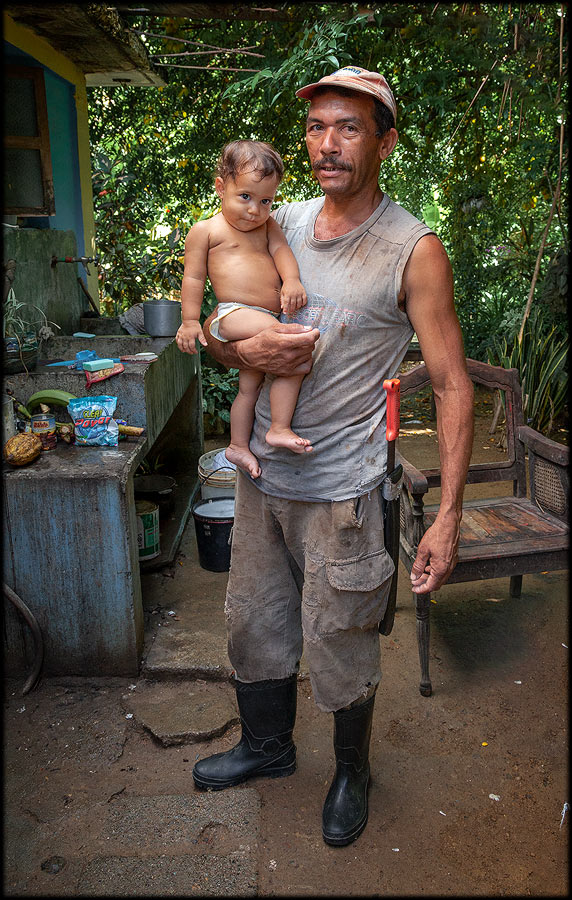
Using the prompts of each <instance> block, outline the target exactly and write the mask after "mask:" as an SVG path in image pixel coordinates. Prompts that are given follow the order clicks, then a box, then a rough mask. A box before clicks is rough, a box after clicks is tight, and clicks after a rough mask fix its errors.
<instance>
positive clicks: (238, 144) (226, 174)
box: [215, 141, 284, 181]
mask: <svg viewBox="0 0 572 900" xmlns="http://www.w3.org/2000/svg"><path fill="white" fill-rule="evenodd" d="M246 172H256V173H257V174H259V175H260V178H261V179H262V178H267V177H268V176H269V175H276V176H277V177H278V180H279V181H282V176H283V175H284V163H283V162H282V159H281V157H280V154H279V153H277V152H276V150H275V149H274V147H271V146H270V144H265V143H264V142H263V141H231V142H230V143H229V144H225V146H224V147H223V148H222V151H221V154H220V156H219V159H218V163H217V167H216V171H215V176H217V177H219V178H222V180H223V181H226V179H227V178H232V179H234V180H236V177H237V175H244V174H245V173H246Z"/></svg>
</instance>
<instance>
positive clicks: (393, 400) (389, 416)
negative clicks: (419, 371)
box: [383, 378, 400, 441]
mask: <svg viewBox="0 0 572 900" xmlns="http://www.w3.org/2000/svg"><path fill="white" fill-rule="evenodd" d="M399 388H400V381H399V378H388V379H386V380H385V381H384V382H383V389H384V390H385V391H387V400H386V411H385V416H386V418H385V436H386V438H387V440H388V441H394V440H395V439H396V438H397V436H398V435H399V399H400V397H399Z"/></svg>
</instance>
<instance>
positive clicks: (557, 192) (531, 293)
mask: <svg viewBox="0 0 572 900" xmlns="http://www.w3.org/2000/svg"><path fill="white" fill-rule="evenodd" d="M563 141H564V125H563V124H562V125H560V169H559V171H558V181H557V182H556V189H555V191H554V196H553V198H552V206H551V207H550V215H549V216H548V222H547V223H546V228H545V229H544V234H543V235H542V241H541V243H540V249H539V251H538V256H537V257H536V265H535V267H534V275H533V276H532V284H531V285H530V291H529V292H528V300H527V301H526V309H525V310H524V316H523V317H522V323H521V326H520V331H519V332H518V343H519V344H520V343H521V342H522V336H523V334H524V326H525V324H526V320H527V319H528V317H529V315H530V309H531V307H532V298H533V296H534V288H535V287H536V282H537V281H538V275H539V273H540V263H541V262H542V256H543V254H544V247H545V245H546V239H547V238H548V232H549V230H550V225H551V224H552V219H553V217H554V211H555V209H556V204H557V203H558V200H559V198H560V184H561V179H562V146H563Z"/></svg>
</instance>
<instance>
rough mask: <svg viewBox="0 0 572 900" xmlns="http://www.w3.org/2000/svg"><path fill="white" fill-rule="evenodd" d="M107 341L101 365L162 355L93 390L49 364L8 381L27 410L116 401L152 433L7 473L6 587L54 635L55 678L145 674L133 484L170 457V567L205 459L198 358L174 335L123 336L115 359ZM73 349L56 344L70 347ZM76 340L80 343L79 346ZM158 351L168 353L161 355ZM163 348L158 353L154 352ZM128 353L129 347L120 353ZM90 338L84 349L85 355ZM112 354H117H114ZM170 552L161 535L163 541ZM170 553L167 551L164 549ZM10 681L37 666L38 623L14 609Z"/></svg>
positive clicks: (49, 639)
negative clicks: (109, 359) (50, 392)
mask: <svg viewBox="0 0 572 900" xmlns="http://www.w3.org/2000/svg"><path fill="white" fill-rule="evenodd" d="M110 338H111V339H112V340H113V341H115V339H116V338H115V336H105V338H103V337H102V339H101V342H103V341H105V344H103V343H102V344H101V346H98V345H97V344H96V343H95V341H98V339H97V338H96V339H91V341H90V343H89V345H88V346H89V347H92V348H93V349H94V350H95V351H96V353H97V354H98V356H101V357H103V356H104V355H107V354H109V355H110V356H122V355H127V354H131V353H136V352H141V351H143V350H147V349H149V350H153V351H154V352H156V353H158V356H159V358H158V359H157V360H156V361H155V362H152V363H148V364H147V365H140V364H129V363H124V365H125V372H122V373H121V374H119V375H116V376H113V378H110V379H107V380H106V381H102V382H98V383H96V384H94V385H92V386H91V387H90V388H88V389H86V379H85V373H84V372H82V371H74V370H68V369H65V368H59V367H58V368H55V369H50V368H47V369H46V368H45V367H43V366H40V367H39V368H38V369H37V370H36V371H33V372H30V373H29V374H26V373H23V374H19V375H12V376H10V377H9V378H8V379H6V381H5V386H8V387H11V388H12V389H13V391H14V395H15V396H16V397H18V399H20V400H21V401H22V402H24V403H26V402H27V400H28V399H29V397H30V396H31V395H32V394H34V393H35V392H36V391H39V390H44V389H47V388H50V387H53V388H58V389H60V390H67V391H69V392H71V393H73V394H76V395H77V396H78V397H82V396H95V395H98V394H110V395H112V396H117V397H118V404H117V409H116V411H115V414H114V415H115V418H123V419H125V420H126V421H127V422H129V423H130V424H133V425H143V426H144V427H145V428H146V432H145V434H144V435H143V436H142V437H141V438H139V439H136V440H133V439H129V440H127V441H120V442H119V444H118V446H117V447H85V446H80V445H77V444H75V445H71V446H69V445H67V444H65V443H64V442H62V441H58V445H57V448H56V450H53V451H47V452H42V454H41V457H40V458H39V459H38V460H36V461H35V462H33V463H32V464H31V465H29V466H27V467H24V468H22V469H18V468H11V467H9V466H4V470H3V480H4V533H5V538H4V549H3V555H4V560H3V562H4V582H5V583H6V584H7V585H9V586H10V587H11V588H12V589H13V590H14V591H15V592H16V593H17V594H18V595H19V596H20V597H21V599H22V600H23V601H24V602H25V603H26V604H27V605H28V607H29V608H30V609H31V611H32V613H33V614H34V616H35V617H36V619H37V620H38V623H39V625H40V628H41V629H42V633H43V636H44V643H45V655H44V672H45V673H46V674H51V675H59V674H66V675H98V676H105V675H137V674H138V671H139V665H140V661H141V654H142V650H143V611H142V600H141V580H140V565H144V566H146V567H148V566H151V564H152V562H153V561H149V562H145V563H142V564H140V562H139V551H138V546H137V519H136V513H135V497H134V488H133V478H134V475H135V471H136V469H137V467H138V466H139V464H140V463H141V462H142V461H143V459H144V458H145V457H151V456H155V455H157V454H160V458H161V461H162V462H163V467H162V468H161V469H160V471H161V472H162V473H164V474H169V475H173V476H174V477H175V479H176V480H177V483H178V496H177V502H176V504H175V506H176V520H175V522H174V523H170V525H169V528H170V531H169V542H170V543H169V548H168V550H167V555H168V557H169V558H165V553H163V559H164V561H169V559H172V558H173V556H174V554H175V552H176V547H177V541H178V540H179V539H180V535H181V534H182V530H183V528H184V524H185V522H186V519H187V517H188V515H189V512H190V503H191V497H192V493H193V491H194V490H195V487H196V482H197V466H198V460H199V458H200V456H201V454H202V453H203V428H202V399H201V388H200V377H199V372H198V356H192V357H191V356H189V355H187V354H182V353H181V352H180V351H179V350H178V348H177V346H176V344H175V342H174V341H173V339H172V338H155V339H152V338H149V337H147V336H144V337H142V338H138V337H133V336H123V337H120V336H118V340H119V341H124V342H125V344H126V345H127V347H128V348H129V349H124V347H125V344H124V345H123V347H122V349H121V350H120V351H119V352H115V353H111V352H109V351H110V349H111V348H110V346H109V341H110ZM64 340H65V341H66V342H67V343H66V344H65V345H64V344H63V343H62V345H61V346H60V347H59V348H57V347H56V346H54V347H52V349H51V351H50V356H51V358H52V359H56V358H58V357H59V356H60V354H59V353H58V355H57V356H56V353H55V352H54V351H55V350H56V349H59V350H66V351H67V355H64V354H63V353H62V354H61V356H62V358H64V359H73V358H74V357H75V353H76V352H77V350H75V349H73V344H72V348H71V349H72V351H73V352H69V350H70V346H69V341H70V339H69V338H66V339H64ZM75 340H77V341H78V342H79V341H80V339H75ZM158 342H159V343H160V344H161V345H162V346H158ZM150 344H151V345H154V346H150ZM112 346H114V347H115V348H117V349H118V348H119V344H113V345H112ZM85 347H86V342H85V341H83V342H82V343H81V345H80V346H78V347H77V349H85ZM106 348H107V349H106ZM161 540H162V543H163V535H162V537H161ZM162 549H163V550H164V547H163V546H162ZM4 656H5V672H6V674H8V675H17V676H20V675H23V674H26V673H27V672H28V670H29V668H30V665H31V662H32V660H33V640H32V636H31V632H30V630H29V628H28V626H27V625H26V624H25V623H24V622H23V620H22V619H21V617H20V616H19V614H18V613H17V612H16V611H15V610H14V609H13V607H12V606H11V604H6V603H5V628H4Z"/></svg>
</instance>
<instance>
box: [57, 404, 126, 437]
mask: <svg viewBox="0 0 572 900" xmlns="http://www.w3.org/2000/svg"><path fill="white" fill-rule="evenodd" d="M116 406H117V397H107V396H105V395H102V396H99V397H77V398H76V399H75V400H70V401H69V403H68V412H69V414H70V416H71V417H72V419H73V423H74V432H75V441H76V444H84V445H89V446H92V447H94V446H96V447H97V446H99V447H117V444H118V441H119V427H118V425H117V422H116V421H115V419H114V418H113V413H114V412H115V407H116Z"/></svg>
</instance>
